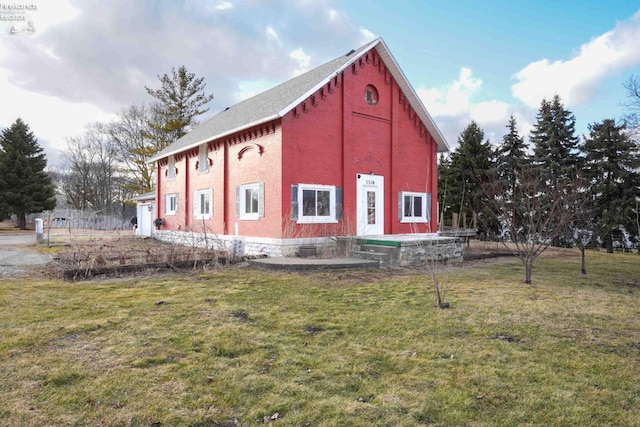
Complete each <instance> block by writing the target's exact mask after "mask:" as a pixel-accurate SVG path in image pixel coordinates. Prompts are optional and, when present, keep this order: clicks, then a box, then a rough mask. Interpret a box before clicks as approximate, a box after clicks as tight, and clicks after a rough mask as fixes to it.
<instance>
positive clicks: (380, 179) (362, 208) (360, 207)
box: [356, 173, 384, 236]
mask: <svg viewBox="0 0 640 427" xmlns="http://www.w3.org/2000/svg"><path fill="white" fill-rule="evenodd" d="M356 203H357V208H356V213H357V215H358V219H357V223H358V236H371V235H380V234H384V176H381V175H370V174H364V173H359V174H357V175H356Z"/></svg>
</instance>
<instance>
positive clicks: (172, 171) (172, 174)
mask: <svg viewBox="0 0 640 427" xmlns="http://www.w3.org/2000/svg"><path fill="white" fill-rule="evenodd" d="M175 178H176V158H175V157H173V155H171V156H169V163H168V165H167V179H175Z"/></svg>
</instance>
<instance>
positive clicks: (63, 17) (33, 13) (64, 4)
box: [0, 0, 79, 40]
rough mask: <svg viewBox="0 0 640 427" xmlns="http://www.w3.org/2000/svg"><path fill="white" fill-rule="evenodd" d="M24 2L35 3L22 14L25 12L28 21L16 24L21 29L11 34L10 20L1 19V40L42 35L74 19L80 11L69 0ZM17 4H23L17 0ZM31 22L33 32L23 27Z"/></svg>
mask: <svg viewBox="0 0 640 427" xmlns="http://www.w3.org/2000/svg"><path fill="white" fill-rule="evenodd" d="M23 3H24V4H28V5H34V6H35V8H33V9H28V10H26V11H24V12H20V14H24V15H25V18H26V21H21V22H20V23H19V24H16V25H15V26H16V28H17V29H18V30H19V32H18V33H17V34H10V33H9V27H10V26H11V24H9V22H8V21H6V22H4V21H0V40H1V39H2V38H4V37H41V36H42V35H43V34H45V33H46V32H47V31H48V30H50V29H51V28H52V27H56V26H59V25H62V24H65V23H68V22H70V21H72V20H74V19H75V18H76V17H77V16H78V14H79V11H78V9H76V8H75V7H73V5H71V3H70V2H69V1H68V0H40V1H30V2H23ZM16 4H22V3H18V2H16ZM28 23H30V24H31V27H32V29H33V30H34V31H33V32H31V31H22V29H23V28H22V27H25V28H26V25H27V24H28Z"/></svg>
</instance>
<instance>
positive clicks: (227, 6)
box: [216, 1, 233, 10]
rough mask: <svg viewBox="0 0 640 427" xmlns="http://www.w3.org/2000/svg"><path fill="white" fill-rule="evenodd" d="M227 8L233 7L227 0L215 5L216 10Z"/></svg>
mask: <svg viewBox="0 0 640 427" xmlns="http://www.w3.org/2000/svg"><path fill="white" fill-rule="evenodd" d="M229 9H233V3H230V2H228V1H223V2H220V3H218V4H217V5H216V10H229Z"/></svg>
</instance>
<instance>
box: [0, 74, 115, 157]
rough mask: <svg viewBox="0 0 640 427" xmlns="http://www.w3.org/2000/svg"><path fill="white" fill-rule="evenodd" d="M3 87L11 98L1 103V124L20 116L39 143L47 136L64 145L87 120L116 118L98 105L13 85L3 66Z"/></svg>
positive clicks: (51, 141)
mask: <svg viewBox="0 0 640 427" xmlns="http://www.w3.org/2000/svg"><path fill="white" fill-rule="evenodd" d="M0 87H1V88H2V95H3V98H4V99H7V100H8V99H10V100H11V102H1V103H0V127H5V126H7V127H8V126H10V125H11V124H12V123H13V122H14V121H15V120H16V119H17V118H18V117H20V118H22V119H23V120H24V121H25V123H27V124H28V125H29V127H30V128H31V130H32V131H33V133H34V134H35V136H36V138H38V140H39V142H40V145H43V142H44V141H43V140H46V142H47V145H49V146H51V147H57V148H58V149H62V148H63V147H64V146H65V140H66V138H67V137H69V136H74V135H78V134H80V133H82V132H83V131H84V127H85V125H86V124H87V123H92V122H97V121H109V120H112V119H114V118H115V115H113V114H109V113H106V112H104V111H103V110H101V109H99V108H98V107H96V106H95V105H91V104H88V103H74V102H66V101H62V100H61V99H59V98H57V97H55V96H48V95H43V94H38V93H34V92H31V91H28V90H24V89H21V88H19V87H17V86H14V85H12V84H11V83H9V81H8V73H7V72H6V71H4V70H0ZM5 97H6V98H5ZM50 154H51V151H50V152H49V153H48V157H49V164H53V163H52V162H54V163H55V162H56V159H54V158H53V156H52V155H50Z"/></svg>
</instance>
